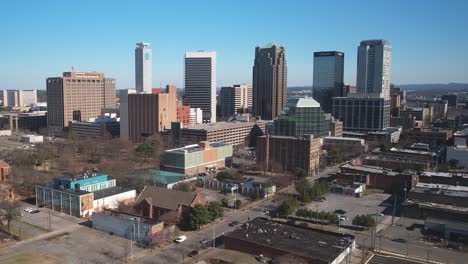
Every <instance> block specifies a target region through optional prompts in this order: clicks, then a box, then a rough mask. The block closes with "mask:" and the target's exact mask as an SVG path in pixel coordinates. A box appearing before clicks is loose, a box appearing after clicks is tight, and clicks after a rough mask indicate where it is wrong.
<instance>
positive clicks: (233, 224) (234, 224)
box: [229, 221, 240, 226]
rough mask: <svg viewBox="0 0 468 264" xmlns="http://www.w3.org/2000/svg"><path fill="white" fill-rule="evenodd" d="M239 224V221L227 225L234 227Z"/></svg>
mask: <svg viewBox="0 0 468 264" xmlns="http://www.w3.org/2000/svg"><path fill="white" fill-rule="evenodd" d="M239 224H240V222H239V221H232V222H231V223H229V226H236V225H239Z"/></svg>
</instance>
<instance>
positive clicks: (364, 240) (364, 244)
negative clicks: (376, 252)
mask: <svg viewBox="0 0 468 264" xmlns="http://www.w3.org/2000/svg"><path fill="white" fill-rule="evenodd" d="M366 240H367V238H364V239H362V259H361V263H364V257H365V255H364V253H365V252H366Z"/></svg>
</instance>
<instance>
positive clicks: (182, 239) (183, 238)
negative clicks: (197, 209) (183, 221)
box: [174, 235, 187, 243]
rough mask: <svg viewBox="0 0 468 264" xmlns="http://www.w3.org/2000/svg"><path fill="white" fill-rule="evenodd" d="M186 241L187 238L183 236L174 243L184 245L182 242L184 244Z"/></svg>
mask: <svg viewBox="0 0 468 264" xmlns="http://www.w3.org/2000/svg"><path fill="white" fill-rule="evenodd" d="M185 240H187V236H183V235H182V236H179V237H178V238H176V239H175V240H174V241H175V242H176V243H182V242H184V241H185Z"/></svg>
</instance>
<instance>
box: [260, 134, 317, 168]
mask: <svg viewBox="0 0 468 264" xmlns="http://www.w3.org/2000/svg"><path fill="white" fill-rule="evenodd" d="M320 153H321V147H320V139H319V138H317V139H314V137H313V136H312V135H306V136H304V137H289V136H269V135H266V136H260V137H258V138H257V164H258V165H260V166H261V167H262V168H263V169H265V170H267V171H276V172H282V171H285V170H286V171H295V170H296V169H298V168H301V169H303V170H305V171H306V172H307V173H308V174H309V175H317V174H318V172H319V168H320Z"/></svg>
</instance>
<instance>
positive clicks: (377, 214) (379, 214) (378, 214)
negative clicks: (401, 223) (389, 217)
mask: <svg viewBox="0 0 468 264" xmlns="http://www.w3.org/2000/svg"><path fill="white" fill-rule="evenodd" d="M374 215H376V216H385V215H384V214H382V213H375V214H374Z"/></svg>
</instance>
